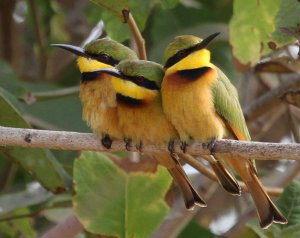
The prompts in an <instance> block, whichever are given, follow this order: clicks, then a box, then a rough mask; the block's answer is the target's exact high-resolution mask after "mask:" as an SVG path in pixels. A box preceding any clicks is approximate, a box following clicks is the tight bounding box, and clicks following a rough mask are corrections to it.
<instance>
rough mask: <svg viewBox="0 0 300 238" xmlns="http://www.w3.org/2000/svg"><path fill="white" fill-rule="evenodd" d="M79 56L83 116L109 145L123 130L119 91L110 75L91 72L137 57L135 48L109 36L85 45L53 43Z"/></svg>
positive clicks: (121, 135) (106, 145)
mask: <svg viewBox="0 0 300 238" xmlns="http://www.w3.org/2000/svg"><path fill="white" fill-rule="evenodd" d="M52 46H56V47H60V48H62V49H64V50H67V51H69V52H72V53H73V54H75V55H77V56H78V58H77V64H78V67H79V70H80V72H81V82H80V93H79V96H80V99H81V102H82V107H83V113H82V116H83V119H84V120H85V121H86V122H87V124H88V125H89V126H90V127H91V129H92V130H93V131H94V132H95V133H96V134H97V135H100V136H102V144H103V146H105V147H107V148H110V146H111V143H112V141H111V139H110V137H112V138H116V139H121V138H122V137H123V133H122V130H121V129H120V127H119V122H118V116H117V109H116V106H117V101H116V93H115V90H114V89H113V87H112V83H111V76H110V75H104V74H103V75H96V74H94V73H93V72H92V71H94V70H97V69H101V68H110V67H114V66H115V65H117V64H118V63H119V62H120V61H122V60H125V59H137V55H136V53H135V52H134V51H132V50H131V49H129V48H128V47H126V46H124V45H122V44H120V43H118V42H116V41H114V40H111V39H109V38H102V39H97V40H94V41H92V42H90V43H89V44H87V45H86V46H85V47H84V48H80V47H77V46H73V45H66V44H53V45H52Z"/></svg>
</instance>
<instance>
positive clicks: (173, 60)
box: [165, 32, 220, 68]
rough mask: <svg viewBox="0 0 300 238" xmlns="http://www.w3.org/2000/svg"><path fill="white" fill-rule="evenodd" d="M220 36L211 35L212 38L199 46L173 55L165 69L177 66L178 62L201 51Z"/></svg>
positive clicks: (216, 34) (203, 41)
mask: <svg viewBox="0 0 300 238" xmlns="http://www.w3.org/2000/svg"><path fill="white" fill-rule="evenodd" d="M219 34H220V32H217V33H214V34H211V35H210V36H208V37H206V38H205V39H204V40H202V41H201V42H199V43H198V44H196V45H194V46H192V47H190V48H187V49H183V50H180V51H178V52H177V53H176V54H175V55H173V56H172V57H170V58H169V59H168V60H167V62H166V64H165V68H169V67H171V66H172V65H174V64H176V63H177V62H179V61H180V60H182V59H183V58H185V57H186V56H188V55H189V54H190V53H192V52H194V51H196V50H201V49H204V48H206V47H207V45H208V44H209V43H210V42H211V41H212V40H213V39H214V38H215V37H216V36H218V35H219Z"/></svg>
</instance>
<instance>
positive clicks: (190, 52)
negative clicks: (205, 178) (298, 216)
mask: <svg viewBox="0 0 300 238" xmlns="http://www.w3.org/2000/svg"><path fill="white" fill-rule="evenodd" d="M218 34H219V33H215V34H213V35H210V36H208V37H207V38H205V39H204V40H202V39H200V38H198V37H196V36H192V35H184V36H178V37H176V38H175V40H174V41H173V42H172V43H170V44H169V45H168V47H167V48H166V51H165V55H164V67H165V70H166V71H165V76H164V79H163V82H162V89H161V91H162V103H163V110H164V112H165V114H166V116H167V118H168V119H169V120H170V121H171V123H172V124H173V125H174V126H175V128H176V129H177V131H178V133H179V135H180V139H181V140H182V141H183V142H185V143H188V141H189V140H190V139H194V140H197V141H199V142H212V141H214V140H216V139H221V138H231V139H236V140H250V135H249V132H248V128H247V125H246V122H245V119H244V115H243V112H242V110H241V106H240V103H239V100H238V94H237V91H236V89H235V87H234V86H233V85H232V84H231V82H230V81H229V79H228V78H227V77H226V76H225V74H224V73H223V72H222V71H221V70H220V69H218V68H217V66H215V65H214V64H212V63H211V58H210V51H209V50H207V49H206V47H207V45H208V44H209V42H211V41H212V40H213V39H214V38H215V37H216V36H217V35H218ZM217 159H222V160H224V161H226V162H229V164H230V165H231V166H232V167H233V168H234V169H235V170H236V171H237V172H238V174H239V175H240V177H241V178H242V180H243V181H244V182H245V184H246V186H247V188H248V189H249V192H250V193H251V195H252V197H253V200H254V203H255V205H256V208H257V213H258V217H259V221H260V225H261V227H262V228H267V227H268V226H270V225H271V224H272V222H275V223H280V224H286V223H287V220H286V218H285V217H284V216H283V215H282V214H281V213H280V211H279V210H278V209H277V207H276V206H275V204H274V203H273V202H272V201H271V199H270V197H269V196H268V195H267V193H266V192H265V191H264V189H263V186H262V184H261V182H260V181H259V179H258V176H257V172H256V169H255V167H254V164H253V163H252V161H250V160H248V159H244V158H238V157H235V158H231V157H226V158H219V157H218V158H217Z"/></svg>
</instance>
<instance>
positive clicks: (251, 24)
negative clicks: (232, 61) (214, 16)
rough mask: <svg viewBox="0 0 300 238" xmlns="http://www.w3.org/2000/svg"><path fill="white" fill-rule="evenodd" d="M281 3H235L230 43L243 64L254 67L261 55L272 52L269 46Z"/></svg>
mask: <svg viewBox="0 0 300 238" xmlns="http://www.w3.org/2000/svg"><path fill="white" fill-rule="evenodd" d="M284 1H285V0H284ZM280 2H281V0H264V1H244V0H235V1H234V5H233V16H232V18H231V20H230V24H229V27H230V29H229V33H230V43H231V45H232V47H233V54H234V56H235V57H236V58H237V59H238V60H239V61H240V62H241V63H242V64H248V63H250V64H251V65H253V64H255V63H256V62H258V61H259V59H260V56H261V54H265V53H268V52H270V49H269V48H268V45H267V44H268V42H269V41H270V40H271V33H272V32H274V31H275V30H276V26H275V18H276V14H277V13H278V11H279V5H280Z"/></svg>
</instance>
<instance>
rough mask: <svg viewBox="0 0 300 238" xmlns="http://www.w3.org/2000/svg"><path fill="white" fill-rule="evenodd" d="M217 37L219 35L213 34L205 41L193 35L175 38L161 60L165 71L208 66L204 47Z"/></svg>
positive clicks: (208, 58) (207, 55)
mask: <svg viewBox="0 0 300 238" xmlns="http://www.w3.org/2000/svg"><path fill="white" fill-rule="evenodd" d="M217 35H219V33H214V34H212V35H210V36H208V37H207V38H205V39H201V38H199V37H196V36H193V35H182V36H177V37H176V38H175V39H174V41H173V42H171V43H170V44H169V45H168V46H167V48H166V50H165V54H164V59H163V63H164V67H165V69H166V70H168V71H178V70H183V69H192V68H197V67H201V66H205V65H208V64H209V63H210V51H209V50H207V49H206V47H207V45H208V44H209V43H210V42H211V41H212V40H213V39H214V38H215V37H216V36H217Z"/></svg>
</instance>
